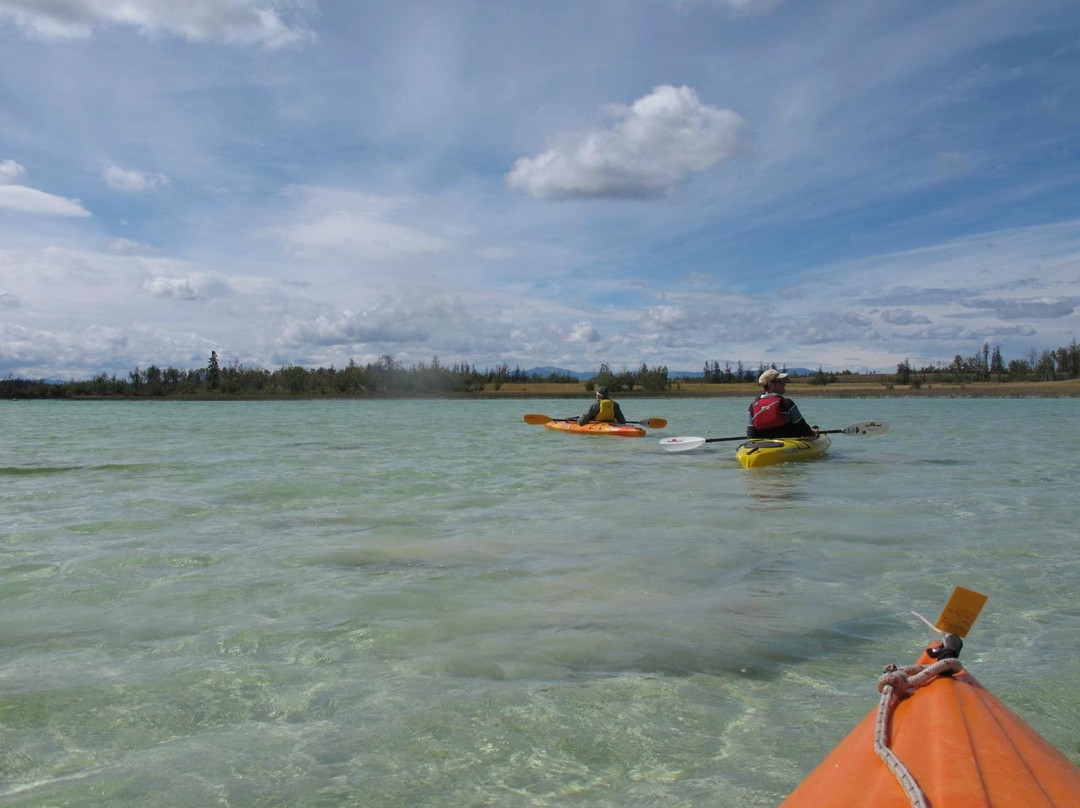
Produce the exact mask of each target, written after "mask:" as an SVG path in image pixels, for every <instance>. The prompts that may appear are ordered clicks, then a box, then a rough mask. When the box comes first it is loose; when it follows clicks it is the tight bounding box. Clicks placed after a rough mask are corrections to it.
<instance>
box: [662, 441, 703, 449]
mask: <svg viewBox="0 0 1080 808" xmlns="http://www.w3.org/2000/svg"><path fill="white" fill-rule="evenodd" d="M660 445H661V446H662V447H663V448H664V449H666V450H667V451H669V452H688V451H690V450H691V449H697V448H698V447H699V446H704V445H705V438H664V439H663V440H662V441H660Z"/></svg>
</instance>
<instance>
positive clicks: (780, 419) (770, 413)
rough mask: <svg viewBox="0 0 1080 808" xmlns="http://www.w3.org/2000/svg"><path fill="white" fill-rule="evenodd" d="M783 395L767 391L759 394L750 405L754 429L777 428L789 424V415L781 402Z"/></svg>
mask: <svg viewBox="0 0 1080 808" xmlns="http://www.w3.org/2000/svg"><path fill="white" fill-rule="evenodd" d="M783 401H784V397H783V396H778V395H777V394H776V393H766V394H765V395H762V396H758V397H757V398H755V399H754V402H753V403H752V404H751V405H750V415H751V423H752V424H753V425H754V429H776V428H777V427H782V426H787V423H788V417H787V413H786V412H784V410H783V407H781V404H782V403H783Z"/></svg>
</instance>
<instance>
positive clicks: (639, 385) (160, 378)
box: [0, 339, 1080, 398]
mask: <svg viewBox="0 0 1080 808" xmlns="http://www.w3.org/2000/svg"><path fill="white" fill-rule="evenodd" d="M769 367H776V368H778V369H779V370H781V371H787V368H786V366H780V365H776V364H771V365H766V364H764V363H761V364H758V365H757V366H756V367H755V366H750V365H744V364H743V363H742V362H737V363H736V365H735V367H732V366H731V363H726V364H725V365H724V367H721V366H720V363H719V362H706V363H705V367H704V370H703V372H702V374H701V376H700V377H699V378H695V379H693V380H685V381H696V382H698V383H701V384H737V383H746V382H753V381H756V380H757V378H758V376H760V375H761V374H762V373H763V372H764V371H765V370H766V369H767V368H769ZM853 376H855V374H854V373H852V371H850V370H843V371H840V372H839V373H836V372H830V371H823V370H822V369H821V368H818V370H817V372H816V373H811V374H810V375H808V376H804V378H805V380H806V382H807V383H808V384H819V385H828V384H832V383H834V382H837V381H840V380H841V379H844V378H845V377H853ZM1077 377H1080V348H1078V346H1077V343H1076V340H1075V339H1074V340H1073V341H1072V342H1071V343H1070V344H1069V345H1067V346H1064V347H1062V348H1058V349H1057V350H1053V351H1051V350H1046V351H1042V352H1041V353H1039V352H1038V351H1035V350H1031V351H1029V352H1028V355H1027V357H1026V358H1024V359H1012V360H1010V361H1008V362H1006V361H1005V360H1004V359H1003V358H1002V356H1001V351H1000V349H999V348H997V347H994V348H991V347H990V344H989V343H984V344H983V346H982V349H981V350H980V351H979V352H978V353H976V354H975V355H973V356H970V357H963V356H960V355H959V354H957V355H956V356H955V357H954V358H953V361H952V362H950V363H948V364H946V363H939V364H936V365H926V366H924V367H915V366H913V365H911V363H909V362H908V361H907V360H904V361H903V362H901V363H900V364H898V365H897V366H896V374H895V375H888V374H886V375H883V376H880V377H879V378H880V379H881V381H882V382H883V383H884V384H899V385H910V386H911V387H915V388H918V387H921V386H922V385H924V384H926V385H930V384H964V383H966V382H980V381H996V382H1032V381H1057V380H1060V379H1075V378H1077ZM530 382H532V383H536V382H546V383H555V384H583V385H584V388H585V389H586V390H593V389H595V388H596V387H598V386H600V385H603V386H605V387H607V388H608V389H609V390H610V391H611V392H612V393H613V394H617V393H625V392H629V391H634V390H638V391H643V392H647V393H663V392H664V391H666V390H668V389H670V388H671V386H672V379H671V378H670V377H669V371H668V369H667V367H666V366H657V367H649V366H648V365H646V364H645V363H644V362H643V363H642V364H641V366H640V367H639V368H638V369H637V370H624V371H622V372H621V373H614V372H612V370H611V368H610V367H609V366H608V365H607V364H603V365H601V366H600V370H599V371H598V372H597V373H596V375H595V376H593V377H592V378H590V379H588V380H585V381H584V382H582V380H581V379H579V378H578V377H577V376H575V375H572V374H570V373H558V372H556V373H551V374H548V375H546V376H542V375H539V374H537V373H531V374H530V373H526V372H525V371H523V370H521V368H514V369H513V370H511V369H510V368H509V367H508V366H507V365H505V364H503V365H499V366H497V367H495V368H485V369H484V370H480V369H478V368H477V367H476V366H475V365H470V364H468V363H463V364H454V365H443V364H442V363H440V362H439V359H438V357H434V358H432V360H431V361H430V362H420V363H419V364H416V365H413V366H411V367H405V366H403V365H402V364H401V363H399V362H398V361H397V360H395V359H394V358H393V357H392V356H390V355H384V356H381V357H379V359H378V361H376V362H370V363H368V364H366V365H362V366H361V365H358V364H357V363H356V362H355V361H350V362H349V364H348V365H346V366H345V367H344V368H341V369H336V368H334V367H329V368H314V369H311V368H305V367H303V366H300V365H289V366H287V367H283V368H279V369H278V370H264V369H261V368H253V367H245V366H244V365H243V364H242V363H240V362H239V361H235V362H233V363H231V364H228V365H225V366H222V364H221V362H220V360H219V359H218V354H217V352H216V351H213V352H211V354H210V358H209V361H208V362H207V363H206V367H201V368H196V369H192V370H180V369H178V368H173V367H167V368H160V367H158V366H157V365H150V366H149V367H146V368H138V367H137V368H135V370H133V371H131V372H130V373H128V374H127V377H126V378H121V377H118V376H116V375H115V374H114V375H111V376H110V375H107V374H105V373H101V374H99V375H97V376H95V377H94V378H92V379H87V380H84V381H71V382H52V381H47V380H45V379H16V378H12V377H10V376H9V377H8V378H6V379H0V397H2V398H128V397H180V398H183V397H190V398H213V397H218V396H220V397H237V398H243V397H250V398H274V397H279V396H280V397H316V396H362V395H395V396H398V395H400V396H408V395H445V394H448V393H461V394H465V393H478V392H483V391H485V390H488V389H491V390H500V389H501V388H502V387H503V385H507V384H527V383H530Z"/></svg>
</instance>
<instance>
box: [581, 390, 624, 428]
mask: <svg viewBox="0 0 1080 808" xmlns="http://www.w3.org/2000/svg"><path fill="white" fill-rule="evenodd" d="M590 421H608V422H610V423H616V424H625V423H626V418H624V417H623V414H622V407H620V406H619V402H618V401H615V400H614V399H612V398H611V396H610V395H609V394H608V389H607V388H606V387H597V388H596V401H594V402H593V404H592V406H591V407H589V409H588V410H587V411H586V412H585V414H584V415H582V416H581V417H580V418H578V419H577V422H578V426H585V424H587V423H589V422H590Z"/></svg>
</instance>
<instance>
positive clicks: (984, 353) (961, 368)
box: [702, 339, 1080, 387]
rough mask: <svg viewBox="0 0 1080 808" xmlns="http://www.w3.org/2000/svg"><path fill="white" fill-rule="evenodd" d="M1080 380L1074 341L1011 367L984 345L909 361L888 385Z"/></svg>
mask: <svg viewBox="0 0 1080 808" xmlns="http://www.w3.org/2000/svg"><path fill="white" fill-rule="evenodd" d="M769 367H775V368H777V369H778V370H781V371H783V372H787V368H786V367H783V366H778V365H775V364H773V365H765V364H760V365H758V366H757V367H756V368H753V367H748V366H744V365H743V363H742V362H738V363H737V364H736V366H735V367H734V368H732V367H731V363H730V362H728V363H727V364H726V365H725V366H724V367H723V368H721V367H720V363H719V362H706V363H705V371H704V374H703V376H702V380H703V381H704V382H707V383H710V384H734V383H738V382H749V381H756V380H757V378H758V376H760V375H761V374H762V373H764V372H765V370H766V368H769ZM853 375H855V374H853V373H852V372H851V371H850V370H843V371H840V372H839V373H833V372H827V371H823V370H822V369H821V368H818V370H817V373H813V374H811V375H809V376H807V377H806V381H807V383H809V384H822V385H824V384H832V383H834V382H837V381H839V380H840V379H842V378H843V377H845V376H853ZM1077 377H1080V347H1078V346H1077V344H1076V340H1075V339H1074V340H1073V341H1072V342H1071V343H1069V344H1068V345H1066V346H1065V347H1062V348H1058V349H1057V350H1055V351H1050V350H1046V351H1043V352H1042V353H1039V352H1038V351H1036V350H1035V349H1032V350H1030V351H1029V352H1028V355H1027V357H1026V358H1025V359H1012V360H1010V361H1009V362H1008V363H1006V362H1005V360H1004V359H1003V358H1002V356H1001V349H1000V348H998V347H997V346H995V347H993V348H991V347H990V343H983V346H982V349H981V350H980V351H979V352H978V353H977V354H975V355H974V356H969V357H963V356H961V355H960V354H957V355H956V356H955V357H953V361H952V362H950V363H948V364H946V363H939V364H936V365H926V366H924V367H921V368H920V367H915V366H913V365H912V364H911V363H910V362H908V360H906V359H905V360H904V361H903V362H901V363H900V364H898V365H897V366H896V375H895V376H891V377H889V376H886V377H885V379H884V381H885V382H886V383H887V384H888V383H894V384H904V385H911V386H912V387H920V386H921V385H923V384H933V383H935V382H936V383H938V384H964V383H966V382H989V381H995V382H1053V381H1058V380H1060V379H1075V378H1077Z"/></svg>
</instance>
